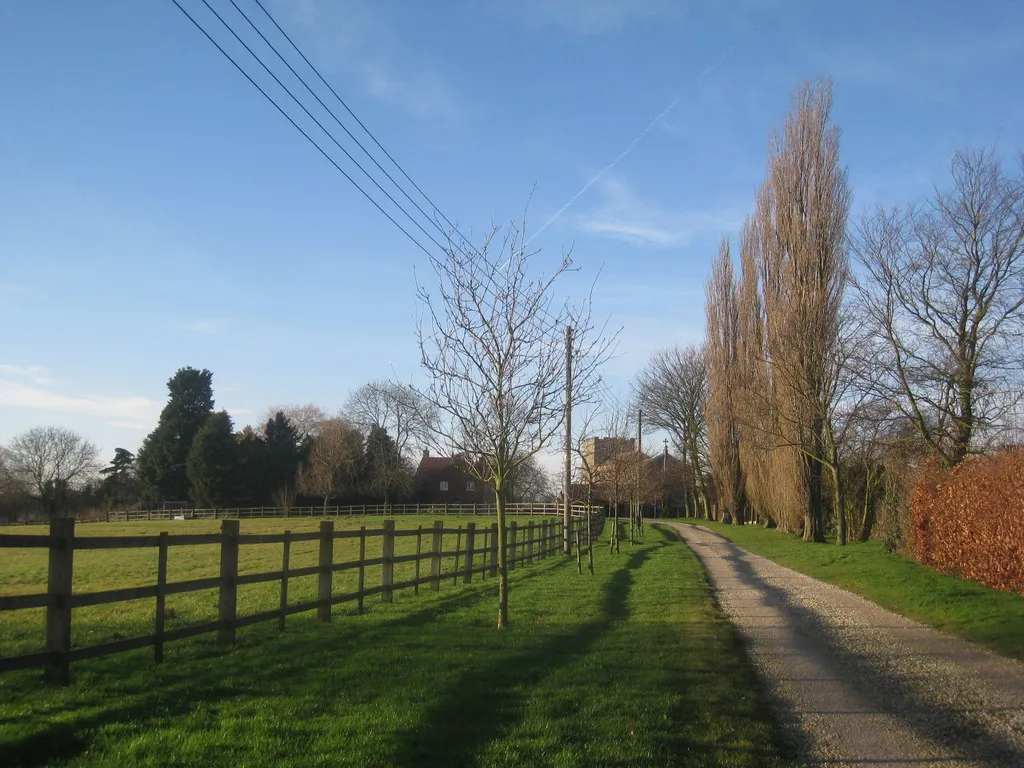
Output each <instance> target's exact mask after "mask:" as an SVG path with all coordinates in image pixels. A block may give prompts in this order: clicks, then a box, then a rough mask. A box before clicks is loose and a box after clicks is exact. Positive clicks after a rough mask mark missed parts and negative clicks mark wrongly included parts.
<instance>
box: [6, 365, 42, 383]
mask: <svg viewBox="0 0 1024 768" xmlns="http://www.w3.org/2000/svg"><path fill="white" fill-rule="evenodd" d="M0 373H6V374H8V375H10V376H19V377H24V378H26V379H31V380H32V381H34V382H35V383H36V384H50V383H51V382H52V381H53V379H52V378H50V372H49V371H48V370H46V369H45V368H40V367H39V366H38V365H29V366H21V365H0Z"/></svg>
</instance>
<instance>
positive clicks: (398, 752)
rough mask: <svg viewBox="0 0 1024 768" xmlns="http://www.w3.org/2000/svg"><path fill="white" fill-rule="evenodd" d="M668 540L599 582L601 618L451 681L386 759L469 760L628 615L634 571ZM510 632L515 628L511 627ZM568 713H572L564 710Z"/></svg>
mask: <svg viewBox="0 0 1024 768" xmlns="http://www.w3.org/2000/svg"><path fill="white" fill-rule="evenodd" d="M667 543H668V542H662V543H660V544H657V545H653V546H646V547H644V549H642V550H639V551H637V552H636V553H634V554H633V555H631V556H630V557H629V559H628V560H627V561H626V563H625V564H624V565H623V566H622V567H620V568H619V570H618V571H616V572H615V574H614V575H613V576H612V577H611V579H610V580H609V582H608V584H607V585H606V586H605V587H604V590H603V594H602V597H601V618H599V619H597V620H595V621H590V622H586V623H584V624H580V625H579V626H577V627H576V628H575V629H574V630H573V631H572V632H570V633H567V634H561V635H558V636H555V637H553V638H551V639H549V640H547V641H546V642H543V643H541V644H540V645H537V646H534V647H532V648H530V650H528V651H526V652H523V653H518V654H515V655H511V656H508V657H504V658H499V659H496V660H495V661H493V662H491V663H490V664H488V665H486V666H484V667H483V668H474V669H472V670H470V671H469V673H468V674H466V675H464V676H463V677H461V678H459V679H457V680H454V681H452V682H451V683H450V684H449V686H448V691H447V692H446V693H445V694H443V695H442V696H440V697H439V700H438V702H437V703H436V704H434V705H433V706H432V707H431V708H430V710H429V712H428V713H427V715H426V716H425V717H424V718H423V720H421V721H420V722H419V723H418V724H417V725H416V726H415V727H413V728H411V729H408V730H406V731H405V732H403V733H399V734H398V735H397V736H396V743H395V746H394V750H393V751H392V756H391V763H393V764H394V765H401V766H456V765H457V766H470V765H475V764H477V762H478V755H479V751H480V749H481V747H482V746H484V745H486V744H487V743H488V742H490V741H492V740H494V739H495V738H497V737H499V736H500V735H501V734H502V733H504V732H507V731H508V730H509V729H511V728H512V727H513V726H514V725H515V724H516V723H518V722H521V721H522V720H523V719H524V718H525V716H526V708H527V705H528V701H527V699H528V696H529V693H530V690H531V689H533V688H534V687H536V686H537V685H538V684H539V683H540V682H541V681H543V680H544V679H545V678H547V677H548V676H549V675H551V674H552V673H554V672H555V671H557V670H558V669H559V668H561V667H563V666H568V665H570V664H572V663H574V662H575V661H576V660H577V659H578V658H579V657H581V656H584V655H585V654H586V653H587V652H588V651H589V650H590V648H591V647H592V646H593V645H594V644H595V643H596V642H597V641H598V640H599V639H600V638H601V637H602V636H603V635H604V634H605V633H606V632H608V630H609V629H611V628H612V626H613V625H614V624H615V623H616V622H620V621H623V620H625V619H627V618H628V617H629V606H628V601H629V594H630V590H631V589H632V587H633V583H634V578H633V572H634V571H635V570H636V569H638V568H640V567H641V566H642V565H643V563H644V562H645V561H646V560H647V559H648V558H649V557H650V556H651V553H652V552H653V551H654V550H655V549H658V548H660V547H663V546H666V545H667ZM508 631H510V632H515V631H519V630H516V629H515V628H514V627H513V629H511V630H508ZM565 714H567V715H571V714H572V713H565Z"/></svg>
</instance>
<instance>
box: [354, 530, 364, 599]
mask: <svg viewBox="0 0 1024 768" xmlns="http://www.w3.org/2000/svg"><path fill="white" fill-rule="evenodd" d="M365 562H366V526H365V525H361V526H359V580H358V581H357V583H356V595H357V597H356V601H357V605H358V609H359V614H360V615H362V613H363V589H365V588H366V566H365V565H364V563H365Z"/></svg>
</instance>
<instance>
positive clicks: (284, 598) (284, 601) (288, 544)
mask: <svg viewBox="0 0 1024 768" xmlns="http://www.w3.org/2000/svg"><path fill="white" fill-rule="evenodd" d="M291 556H292V532H291V531H285V532H284V546H283V547H282V551H281V615H280V617H278V619H277V628H278V629H279V630H280V631H282V632H284V620H285V615H284V612H285V609H286V608H288V566H289V561H290V560H291Z"/></svg>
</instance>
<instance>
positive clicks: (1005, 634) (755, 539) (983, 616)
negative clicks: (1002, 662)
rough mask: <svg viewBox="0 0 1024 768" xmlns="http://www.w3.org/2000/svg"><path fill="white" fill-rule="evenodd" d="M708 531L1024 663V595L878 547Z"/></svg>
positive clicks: (759, 531)
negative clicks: (837, 544) (965, 578)
mask: <svg viewBox="0 0 1024 768" xmlns="http://www.w3.org/2000/svg"><path fill="white" fill-rule="evenodd" d="M683 522H691V523H697V524H699V525H706V526H707V527H708V528H710V529H712V530H714V531H716V532H718V533H720V534H721V535H723V536H725V537H726V538H727V539H729V540H730V541H733V542H735V543H736V544H739V545H740V546H741V547H744V548H745V549H748V550H749V551H751V552H753V553H755V554H758V555H762V556H764V557H767V558H770V559H772V560H774V561H775V562H777V563H779V564H781V565H785V566H786V567H788V568H792V569H793V570H795V571H800V572H801V573H806V574H807V575H808V576H813V577H814V578H816V579H821V580H822V581H827V582H829V583H831V584H836V585H838V586H840V587H843V588H844V589H848V590H850V591H851V592H855V593H857V594H858V595H862V596H863V597H866V598H867V599H869V600H871V601H873V602H875V603H878V604H879V605H882V606H884V607H886V608H888V609H889V610H891V611H895V612H896V613H899V614H902V615H903V616H908V617H910V618H912V619H916V620H917V621H920V622H921V623H923V624H928V625H929V626H932V627H935V628H937V629H941V630H942V631H944V632H949V633H950V634H953V635H958V636H960V637H963V638H965V639H967V640H970V641H972V642H975V643H978V644H980V645H984V646H985V647H987V648H991V649H992V650H994V651H996V652H997V653H1000V654H1003V655H1004V656H1009V657H1011V658H1016V659H1021V660H1024V597H1022V596H1020V595H1015V594H1010V593H1008V592H1000V591H999V590H995V589H990V588H989V587H985V586H983V585H981V584H977V583H975V582H972V581H964V580H963V579H958V578H955V577H953V576H947V575H945V574H941V573H938V572H937V571H935V570H933V569H932V568H929V567H928V566H925V565H921V564H920V563H918V562H915V561H914V560H910V559H908V558H906V557H903V556H902V555H898V554H895V553H891V552H886V551H885V550H884V549H882V546H881V544H880V542H877V541H869V542H865V543H859V542H857V543H850V544H847V545H846V546H845V547H837V546H836V545H835V544H812V543H808V542H804V541H801V540H800V539H799V538H797V537H796V536H793V535H790V534H783V533H779V532H778V531H775V530H766V529H764V528H759V527H758V526H753V525H744V526H736V525H723V524H721V523H709V522H707V521H704V520H684V521H683Z"/></svg>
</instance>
